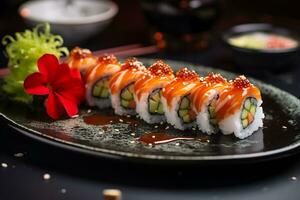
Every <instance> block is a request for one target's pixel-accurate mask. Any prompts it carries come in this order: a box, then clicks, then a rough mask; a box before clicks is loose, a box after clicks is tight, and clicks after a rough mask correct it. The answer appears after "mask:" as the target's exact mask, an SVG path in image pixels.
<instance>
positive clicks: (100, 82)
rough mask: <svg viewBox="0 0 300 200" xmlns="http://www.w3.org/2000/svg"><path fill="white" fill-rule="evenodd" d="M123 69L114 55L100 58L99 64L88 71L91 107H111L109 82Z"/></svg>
mask: <svg viewBox="0 0 300 200" xmlns="http://www.w3.org/2000/svg"><path fill="white" fill-rule="evenodd" d="M120 69H121V64H120V63H119V61H118V59H117V58H116V57H115V56H114V55H103V56H100V57H99V58H98V64H97V65H96V66H95V67H93V68H90V69H89V70H87V72H86V76H85V82H86V100H87V103H88V105H89V106H97V107H98V108H100V109H102V108H108V107H110V106H111V101H110V95H109V89H108V81H109V79H110V78H111V77H112V75H114V74H115V73H117V72H118V71H120Z"/></svg>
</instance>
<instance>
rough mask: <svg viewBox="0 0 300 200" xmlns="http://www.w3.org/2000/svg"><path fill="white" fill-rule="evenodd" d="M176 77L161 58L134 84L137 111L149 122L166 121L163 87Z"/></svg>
mask: <svg viewBox="0 0 300 200" xmlns="http://www.w3.org/2000/svg"><path fill="white" fill-rule="evenodd" d="M173 78H174V74H173V70H172V69H171V68H170V66H169V65H167V64H166V63H164V62H163V61H161V60H159V61H156V62H155V63H154V64H153V65H151V66H150V67H149V68H148V70H147V74H146V75H145V76H144V77H143V78H142V79H139V80H137V81H136V83H135V85H134V91H135V100H136V111H137V113H138V114H139V116H140V117H141V118H142V119H143V120H145V121H146V122H147V123H149V124H153V123H159V122H162V121H165V115H164V110H163V105H162V103H161V94H162V88H163V87H164V86H166V85H167V84H168V83H169V82H170V81H171V80H172V79H173Z"/></svg>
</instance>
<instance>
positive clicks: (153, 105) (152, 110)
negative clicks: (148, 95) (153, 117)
mask: <svg viewBox="0 0 300 200" xmlns="http://www.w3.org/2000/svg"><path fill="white" fill-rule="evenodd" d="M158 104H159V102H157V101H153V100H151V99H150V100H149V112H150V113H155V112H156V111H157V108H158Z"/></svg>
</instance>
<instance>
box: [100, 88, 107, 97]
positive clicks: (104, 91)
mask: <svg viewBox="0 0 300 200" xmlns="http://www.w3.org/2000/svg"><path fill="white" fill-rule="evenodd" d="M108 96H109V92H108V89H107V88H105V87H103V88H102V91H101V95H100V97H102V98H107V97H108Z"/></svg>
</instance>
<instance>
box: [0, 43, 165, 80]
mask: <svg viewBox="0 0 300 200" xmlns="http://www.w3.org/2000/svg"><path fill="white" fill-rule="evenodd" d="M158 50H159V49H158V48H157V47H156V46H155V45H152V46H146V47H143V46H142V45H141V44H130V45H124V46H119V47H113V48H108V49H101V50H99V51H95V52H93V53H94V55H95V56H100V55H103V54H105V53H108V54H114V55H116V56H123V57H125V56H140V55H146V54H151V53H157V52H158ZM62 59H63V60H65V59H66V58H62ZM7 74H9V69H8V68H2V69H0V77H1V78H2V77H4V76H6V75H7Z"/></svg>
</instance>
